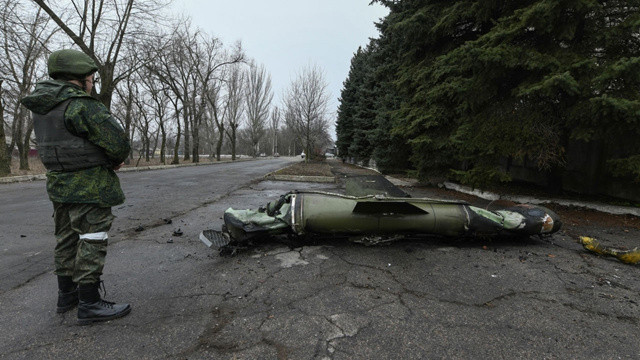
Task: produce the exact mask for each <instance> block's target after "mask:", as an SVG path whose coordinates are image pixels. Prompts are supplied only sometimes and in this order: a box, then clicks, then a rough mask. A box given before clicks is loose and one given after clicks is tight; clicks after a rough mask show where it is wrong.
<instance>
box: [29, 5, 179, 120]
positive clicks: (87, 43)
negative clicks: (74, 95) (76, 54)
mask: <svg viewBox="0 0 640 360" xmlns="http://www.w3.org/2000/svg"><path fill="white" fill-rule="evenodd" d="M32 1H33V2H34V3H35V4H37V5H38V6H39V7H40V8H41V9H42V10H44V11H45V12H46V13H47V14H48V15H49V16H50V17H51V19H52V20H53V21H54V22H55V23H56V24H57V26H58V27H59V28H60V29H62V31H64V33H65V34H66V35H67V36H68V37H69V38H70V39H71V40H72V41H73V43H74V44H75V45H76V46H78V47H79V48H80V49H81V50H82V51H83V52H84V53H86V54H87V55H89V56H90V57H91V58H92V59H93V60H94V61H95V62H96V64H97V65H98V67H99V69H98V73H99V74H100V79H101V82H102V83H101V88H100V93H96V94H95V96H96V97H97V98H98V99H99V100H100V101H101V102H102V103H103V104H105V105H106V106H107V107H108V108H110V107H111V100H112V96H113V93H114V91H115V89H116V85H117V84H118V83H119V82H120V81H122V80H123V79H126V78H127V77H128V76H129V74H130V73H131V72H133V71H135V70H136V68H137V66H136V67H126V68H124V67H119V66H118V64H119V62H120V60H122V58H123V57H134V56H136V54H135V53H128V54H127V53H124V52H123V51H122V50H123V44H126V43H128V44H135V43H138V42H139V41H140V40H141V39H142V38H145V37H148V36H150V35H151V34H150V32H149V31H148V30H147V29H149V28H150V26H149V24H157V23H158V22H159V21H161V20H162V17H161V16H160V10H161V9H162V8H164V7H165V6H166V5H167V4H168V3H169V1H167V0H136V1H134V0H69V1H64V2H55V3H53V2H47V1H45V0H32ZM50 5H51V6H50ZM73 28H75V30H74V29H73ZM143 65H144V61H142V62H141V63H140V64H138V66H143Z"/></svg>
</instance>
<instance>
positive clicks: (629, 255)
mask: <svg viewBox="0 0 640 360" xmlns="http://www.w3.org/2000/svg"><path fill="white" fill-rule="evenodd" d="M580 243H581V244H582V246H584V248H585V249H587V250H589V251H593V252H594V253H596V254H600V255H609V256H614V257H616V258H618V260H620V261H622V262H623V263H625V264H637V263H640V248H637V247H636V248H633V249H632V250H620V249H616V248H612V247H609V246H603V245H601V244H600V243H599V242H598V240H596V239H594V238H590V237H587V236H581V237H580Z"/></svg>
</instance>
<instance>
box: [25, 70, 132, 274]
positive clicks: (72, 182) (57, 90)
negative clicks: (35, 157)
mask: <svg viewBox="0 0 640 360" xmlns="http://www.w3.org/2000/svg"><path fill="white" fill-rule="evenodd" d="M68 99H70V102H69V105H68V106H67V108H66V111H65V112H64V123H65V126H66V128H67V130H68V131H69V132H71V133H72V134H74V135H76V136H80V137H84V138H86V139H87V140H89V141H90V142H91V143H93V144H95V145H97V146H98V147H100V148H101V149H103V150H104V152H105V154H106V156H107V157H108V159H109V161H111V162H112V165H111V166H94V167H90V168H87V169H81V170H76V171H65V172H63V171H48V172H47V193H48V194H49V198H50V199H51V201H52V202H53V206H54V222H55V236H56V240H57V246H56V248H55V264H56V271H55V273H56V274H57V275H59V276H72V277H73V281H74V282H75V283H78V284H90V283H96V282H97V281H99V280H100V275H101V274H102V268H103V266H104V258H105V255H106V250H107V249H106V248H107V239H108V235H107V231H108V230H109V229H110V228H111V223H112V221H113V219H114V216H113V214H112V213H111V206H115V205H119V204H122V203H123V202H124V193H123V192H122V189H121V187H120V181H119V180H118V176H117V175H116V173H115V172H114V170H113V167H115V166H117V165H119V164H120V163H122V162H123V161H124V160H125V159H126V158H127V156H128V154H129V151H130V150H131V149H130V145H129V141H128V139H127V136H126V134H125V132H124V130H123V129H122V127H121V126H120V125H119V124H118V122H117V121H116V120H115V119H114V118H113V117H112V116H111V114H110V113H109V111H108V109H107V108H106V107H105V106H104V105H103V104H102V103H100V102H99V101H97V100H96V99H94V98H92V97H90V96H89V95H87V93H86V92H85V91H83V90H82V89H81V88H80V87H79V86H77V85H74V84H72V83H70V82H67V81H58V80H46V81H42V82H39V83H38V84H37V86H36V89H35V91H34V92H33V93H32V94H31V95H29V96H27V97H25V98H24V99H22V104H23V105H24V106H25V107H27V108H28V109H29V110H31V111H33V112H34V113H37V114H47V113H48V112H50V111H51V110H52V109H53V108H54V107H56V106H57V105H58V104H60V103H62V102H64V101H66V100H68Z"/></svg>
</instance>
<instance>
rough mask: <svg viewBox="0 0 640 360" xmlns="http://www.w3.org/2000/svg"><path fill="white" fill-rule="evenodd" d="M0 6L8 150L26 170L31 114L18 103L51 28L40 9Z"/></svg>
mask: <svg viewBox="0 0 640 360" xmlns="http://www.w3.org/2000/svg"><path fill="white" fill-rule="evenodd" d="M3 3H4V4H2V6H0V7H1V9H0V26H1V27H2V34H3V35H4V36H3V37H2V44H1V46H2V56H0V69H2V80H4V83H5V86H6V87H7V89H8V91H6V92H5V96H6V100H5V101H6V103H5V105H6V106H7V113H8V115H9V116H10V117H11V118H12V120H13V121H12V122H11V143H10V145H9V149H8V151H9V153H11V152H12V151H13V149H14V147H16V148H17V149H18V154H19V156H20V169H22V170H28V169H29V162H28V155H29V150H30V148H31V135H32V132H33V121H32V119H31V114H30V113H29V111H27V109H26V108H25V107H24V106H22V105H21V104H20V99H22V98H23V97H25V96H26V95H28V94H29V92H30V91H31V90H32V88H33V85H34V84H35V82H36V80H37V70H38V69H40V68H41V67H42V65H43V59H44V57H45V55H46V54H45V52H46V44H47V43H48V42H49V41H50V40H51V37H52V36H53V35H54V33H55V31H54V30H52V29H51V28H50V27H49V26H48V20H49V19H48V18H47V16H46V14H44V13H43V12H42V11H41V10H40V9H38V10H36V11H34V12H31V13H29V12H28V11H26V10H24V9H22V7H21V5H20V3H19V2H18V1H15V0H4V1H3Z"/></svg>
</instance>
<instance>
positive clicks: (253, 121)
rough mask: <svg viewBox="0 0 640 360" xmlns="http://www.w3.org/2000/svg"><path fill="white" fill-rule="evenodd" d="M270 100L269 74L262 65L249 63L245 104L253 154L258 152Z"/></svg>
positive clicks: (271, 94) (255, 154)
mask: <svg viewBox="0 0 640 360" xmlns="http://www.w3.org/2000/svg"><path fill="white" fill-rule="evenodd" d="M272 100H273V91H272V90H271V75H269V74H267V70H266V69H265V68H264V65H261V66H259V67H258V66H256V65H251V67H250V68H249V72H248V75H247V81H246V83H245V104H246V110H247V128H248V129H249V135H250V138H251V144H252V155H253V156H257V155H258V153H259V149H258V145H259V143H260V139H261V138H262V137H263V136H264V133H265V127H266V126H265V125H266V123H267V120H268V119H269V109H270V107H271V101H272Z"/></svg>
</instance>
